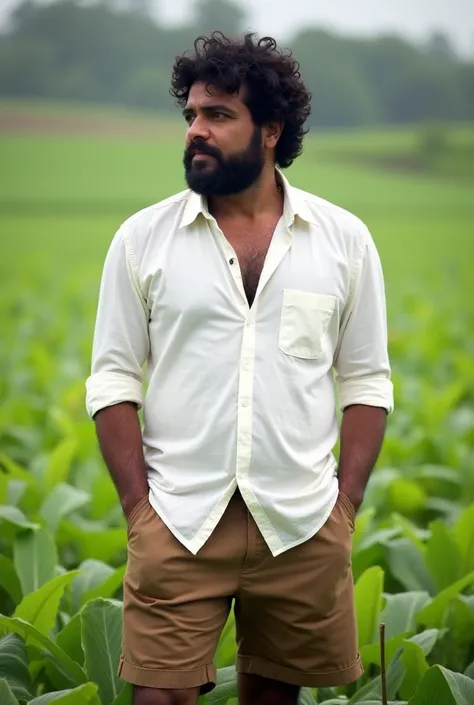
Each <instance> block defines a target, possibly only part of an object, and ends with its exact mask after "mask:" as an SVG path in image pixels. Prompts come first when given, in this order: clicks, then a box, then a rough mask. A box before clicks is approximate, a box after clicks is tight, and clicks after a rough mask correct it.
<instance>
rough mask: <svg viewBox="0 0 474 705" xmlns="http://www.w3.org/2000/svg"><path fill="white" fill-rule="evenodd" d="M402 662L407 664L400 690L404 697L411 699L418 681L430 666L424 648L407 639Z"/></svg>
mask: <svg viewBox="0 0 474 705" xmlns="http://www.w3.org/2000/svg"><path fill="white" fill-rule="evenodd" d="M402 663H403V665H404V666H405V671H406V673H405V678H404V679H403V683H402V685H401V686H400V690H399V692H400V695H401V696H402V698H405V700H409V699H410V698H411V697H412V696H413V695H414V694H415V691H416V688H417V686H418V683H419V681H420V680H421V678H422V676H423V673H424V672H425V671H427V670H428V668H429V666H428V663H427V661H426V658H425V655H424V653H423V649H422V648H421V646H419V645H418V644H415V643H414V642H413V641H405V643H404V645H403V653H402Z"/></svg>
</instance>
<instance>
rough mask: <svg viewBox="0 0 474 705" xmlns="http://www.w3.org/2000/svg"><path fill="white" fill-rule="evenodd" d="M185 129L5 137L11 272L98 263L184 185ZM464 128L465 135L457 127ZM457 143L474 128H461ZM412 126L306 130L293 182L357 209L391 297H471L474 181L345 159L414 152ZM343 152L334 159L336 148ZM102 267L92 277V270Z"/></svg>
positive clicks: (4, 213) (5, 266)
mask: <svg viewBox="0 0 474 705" xmlns="http://www.w3.org/2000/svg"><path fill="white" fill-rule="evenodd" d="M180 130H181V131H182V132H183V129H182V127H180V126H179V124H176V125H174V127H173V129H172V130H170V129H169V126H165V127H164V128H163V136H162V137H161V139H160V137H159V136H157V138H152V137H150V136H148V137H144V136H139V135H138V136H137V135H133V136H131V135H127V134H124V135H123V136H117V135H113V136H111V137H109V138H104V136H97V137H93V136H78V135H72V136H67V135H58V136H54V135H53V136H51V135H43V136H38V135H24V134H21V135H14V134H3V135H0V162H1V163H2V164H4V165H6V169H5V170H4V178H3V180H2V182H1V183H0V237H1V239H2V250H3V256H2V262H1V264H0V270H1V272H2V275H3V277H4V278H9V277H11V276H15V277H17V276H21V273H22V271H27V270H29V269H30V265H29V262H33V264H34V265H35V266H36V262H37V259H40V260H47V261H48V262H49V261H55V262H56V263H57V265H58V266H57V272H58V275H59V274H60V273H63V274H65V273H67V272H68V270H69V269H70V268H71V267H74V268H75V267H78V266H81V265H82V266H84V267H87V268H89V269H90V271H91V272H92V271H95V272H97V269H98V267H99V266H100V265H101V262H102V258H103V255H104V252H105V249H106V247H107V244H108V242H109V241H110V239H111V237H112V235H113V233H114V231H115V229H116V228H117V227H118V225H119V224H120V222H121V221H122V220H123V219H124V218H125V217H127V216H128V215H130V214H131V213H133V212H135V211H136V210H138V209H139V208H142V207H145V206H147V205H149V204H151V203H154V202H156V201H159V200H160V199H162V198H165V197H167V196H168V195H170V194H172V193H174V192H176V191H179V190H181V189H183V188H184V187H185V184H184V179H183V174H182V164H181V159H182V140H183V135H184V132H183V134H181V135H179V136H176V134H175V136H173V131H175V133H178V134H179V131H180ZM458 133H459V134H458ZM453 134H458V139H459V140H461V141H462V140H464V141H466V140H468V139H470V138H471V137H472V135H474V130H469V129H468V128H465V127H464V128H459V130H458V132H454V133H453ZM413 140H414V133H413V131H409V130H405V131H402V130H395V131H388V132H378V133H373V135H370V133H365V132H362V133H352V134H346V135H344V134H341V133H334V134H324V135H321V134H320V135H316V136H309V138H308V139H307V142H306V148H305V152H304V154H303V156H302V157H301V158H300V159H298V160H297V161H296V162H295V164H294V166H293V167H292V168H291V169H290V170H289V171H288V176H289V178H290V179H291V181H292V182H293V183H294V184H295V185H297V186H300V187H302V188H305V189H307V190H309V191H311V192H313V193H316V194H318V195H320V196H322V197H323V198H327V199H328V200H331V201H333V202H335V203H337V204H339V205H341V206H342V207H344V208H347V209H349V210H351V211H353V212H354V213H356V214H357V215H358V216H360V217H361V218H362V219H363V220H364V221H365V222H366V223H367V224H368V226H369V227H370V229H371V231H372V233H373V236H374V238H375V240H376V242H377V245H378V248H379V251H380V254H381V257H382V261H383V265H384V270H385V272H386V280H387V291H388V297H389V305H390V307H391V308H393V307H392V302H393V303H394V307H395V308H396V305H397V301H398V300H399V298H400V295H403V294H404V293H405V292H406V288H407V287H410V286H411V284H412V282H413V281H415V280H419V279H420V277H421V278H423V280H424V281H425V283H426V287H427V288H429V289H432V288H434V289H437V290H439V289H440V288H441V289H445V291H446V294H450V295H452V294H453V293H454V292H453V291H451V290H450V289H451V287H450V284H449V282H450V281H452V278H453V277H455V279H456V282H457V293H458V294H459V296H460V299H461V300H462V299H463V298H464V299H465V298H466V297H467V296H468V295H469V294H468V292H469V287H470V274H471V272H470V258H469V256H467V253H469V252H470V251H471V252H472V248H473V244H474V243H473V240H474V230H473V223H474V198H473V195H472V194H473V184H474V181H473V182H472V183H471V182H461V183H460V182H457V181H455V180H452V179H449V178H444V177H442V176H439V175H436V174H435V175H432V176H428V177H426V176H424V175H420V174H416V173H410V172H408V173H406V174H401V173H399V172H392V171H390V170H384V169H382V168H370V167H368V166H362V165H361V164H355V163H354V162H351V161H349V162H347V163H346V162H344V157H345V156H347V155H348V154H350V155H353V154H355V153H357V154H359V155H361V154H362V155H364V154H366V153H367V154H369V153H372V154H373V153H374V152H377V153H378V154H388V153H390V151H392V152H393V151H394V150H397V149H405V150H406V149H408V148H409V145H411V144H412V143H413ZM334 155H337V158H336V157H334ZM94 276H95V275H94Z"/></svg>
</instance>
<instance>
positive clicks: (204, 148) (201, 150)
mask: <svg viewBox="0 0 474 705" xmlns="http://www.w3.org/2000/svg"><path fill="white" fill-rule="evenodd" d="M195 154H208V155H209V156H210V157H214V158H215V159H217V161H218V162H222V154H221V151H220V150H219V149H217V147H211V146H210V145H208V144H206V142H204V141H203V140H200V139H195V140H194V141H193V142H191V144H189V145H188V146H187V147H186V150H185V152H184V157H185V159H186V160H187V161H188V160H191V159H192V158H193V157H194V155H195Z"/></svg>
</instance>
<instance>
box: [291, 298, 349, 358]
mask: <svg viewBox="0 0 474 705" xmlns="http://www.w3.org/2000/svg"><path fill="white" fill-rule="evenodd" d="M335 307H336V297H335V296H330V295H329V294H314V293H313V292H310V291H298V290H296V289H283V303H282V309H281V317H280V328H279V333H278V347H279V348H280V350H282V351H283V352H284V353H286V354H287V355H292V356H293V357H300V358H304V359H307V360H318V359H320V358H321V357H323V354H324V350H323V342H324V338H325V335H326V333H327V331H328V327H329V323H330V320H331V317H332V315H333V313H334V309H335Z"/></svg>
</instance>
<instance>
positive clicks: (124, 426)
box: [94, 402, 148, 516]
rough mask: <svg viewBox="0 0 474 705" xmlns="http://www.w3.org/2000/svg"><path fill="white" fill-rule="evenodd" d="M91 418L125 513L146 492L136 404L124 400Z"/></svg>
mask: <svg viewBox="0 0 474 705" xmlns="http://www.w3.org/2000/svg"><path fill="white" fill-rule="evenodd" d="M94 421H95V424H96V431H97V436H98V439H99V445H100V449H101V452H102V456H103V458H104V461H105V463H106V465H107V468H108V470H109V473H110V475H111V477H112V480H113V482H114V484H115V487H116V488H117V492H118V495H119V498H120V502H121V504H122V507H123V510H124V513H125V515H126V516H128V515H129V513H130V511H131V510H132V509H133V507H134V506H135V505H136V504H137V503H138V502H139V501H140V499H142V497H144V496H145V495H146V494H147V493H148V481H147V473H146V469H145V460H144V457H143V446H142V432H141V428H140V422H139V419H138V412H137V408H136V405H135V404H133V403H129V402H123V403H120V404H115V405H113V406H109V407H106V408H104V409H101V411H99V412H98V413H97V414H96V415H95V417H94Z"/></svg>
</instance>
